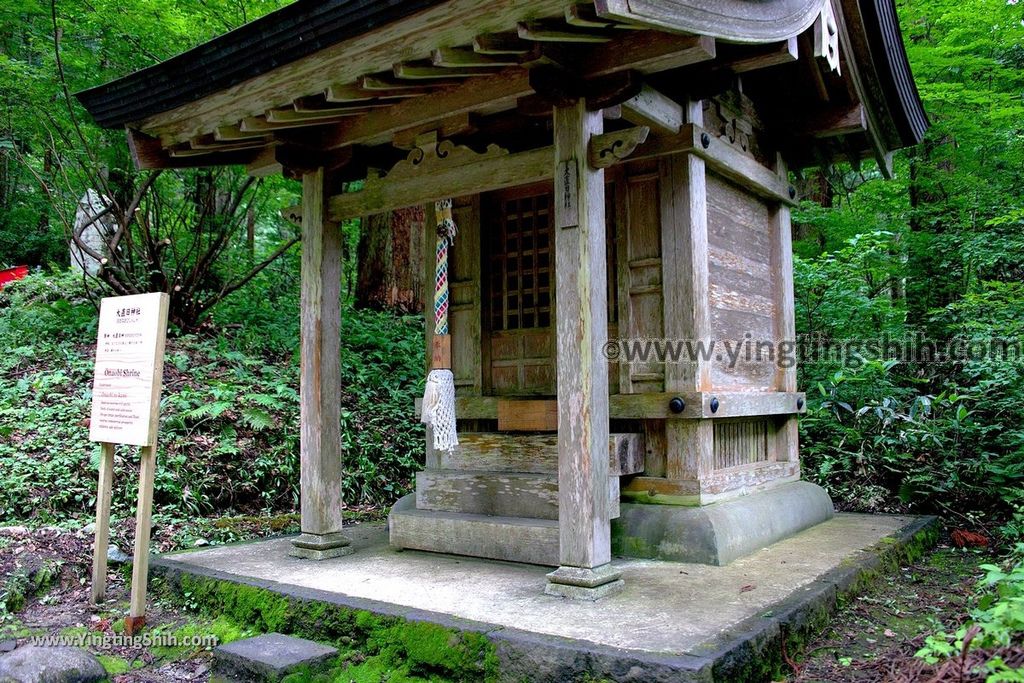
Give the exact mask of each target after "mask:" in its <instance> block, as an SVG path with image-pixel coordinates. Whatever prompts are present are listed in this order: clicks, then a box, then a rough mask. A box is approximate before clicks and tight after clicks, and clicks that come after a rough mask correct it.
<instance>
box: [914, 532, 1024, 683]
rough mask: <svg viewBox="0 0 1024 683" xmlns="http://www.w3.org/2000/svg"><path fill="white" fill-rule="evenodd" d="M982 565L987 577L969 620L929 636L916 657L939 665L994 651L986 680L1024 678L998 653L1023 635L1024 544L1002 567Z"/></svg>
mask: <svg viewBox="0 0 1024 683" xmlns="http://www.w3.org/2000/svg"><path fill="white" fill-rule="evenodd" d="M980 568H981V569H982V570H983V571H984V572H985V576H984V578H983V579H982V580H981V581H980V582H979V583H978V586H977V588H976V589H975V595H974V599H973V607H972V608H971V610H970V619H969V620H968V621H967V622H966V623H964V624H963V625H961V626H960V627H959V628H958V629H957V630H956V631H955V632H953V633H947V632H945V631H940V632H938V633H936V634H934V635H931V636H928V637H927V638H926V639H925V644H924V647H922V648H921V649H920V650H918V652H917V656H918V657H921V658H922V659H924V660H925V661H927V662H928V663H930V664H936V663H938V662H940V661H942V660H945V659H949V658H952V657H960V658H963V659H964V660H966V658H967V654H968V653H969V652H971V651H975V650H995V651H996V652H995V653H994V655H993V656H990V657H986V658H985V663H984V664H983V667H984V669H985V673H987V677H986V680H988V681H993V682H994V681H1021V680H1024V672H1021V671H1020V670H1016V669H1012V668H1010V667H1008V666H1007V664H1006V663H1005V662H1004V661H1003V660H1002V659H1001V658H1000V657H999V656H998V648H1006V647H1010V646H1012V645H1017V644H1019V643H1020V641H1021V637H1022V636H1024V545H1020V544H1018V545H1017V547H1016V549H1015V551H1014V552H1013V554H1012V555H1011V557H1010V558H1009V559H1008V560H1007V561H1006V562H1005V563H1004V565H1003V566H999V565H995V564H983V565H981V566H980Z"/></svg>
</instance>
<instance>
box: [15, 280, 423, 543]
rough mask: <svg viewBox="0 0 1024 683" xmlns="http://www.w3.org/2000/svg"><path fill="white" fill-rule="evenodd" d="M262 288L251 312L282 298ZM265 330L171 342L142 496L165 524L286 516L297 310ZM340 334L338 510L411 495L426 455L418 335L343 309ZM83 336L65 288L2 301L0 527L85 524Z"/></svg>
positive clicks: (125, 484) (87, 333)
mask: <svg viewBox="0 0 1024 683" xmlns="http://www.w3.org/2000/svg"><path fill="white" fill-rule="evenodd" d="M261 283H265V284H269V283H271V280H269V279H268V280H263V281H261V282H257V283H255V284H254V286H253V287H252V289H251V290H250V291H249V292H247V294H248V295H249V297H248V298H250V299H251V300H254V301H273V300H275V299H274V297H277V298H276V301H278V302H280V301H284V300H289V299H293V300H294V299H295V297H294V292H287V291H285V292H277V293H271V292H268V291H266V290H264V291H260V289H259V285H260V284H261ZM255 308H257V309H259V308H260V307H259V306H256V307H255ZM233 312H234V313H237V314H238V315H239V316H241V315H244V310H243V309H242V308H241V307H239V308H237V309H235V311H231V310H227V311H222V312H221V313H222V317H221V318H220V319H221V320H230V319H231V315H232V313H233ZM270 318H271V316H269V314H268V315H267V318H266V319H261V318H260V317H258V316H257V317H254V319H253V320H252V321H246V322H238V323H237V324H235V325H237V326H234V325H233V326H229V327H228V328H227V329H226V330H222V333H221V334H218V335H216V336H214V335H212V334H209V333H212V331H213V330H215V329H217V328H216V327H213V326H211V327H210V328H209V329H208V330H204V333H206V336H204V335H190V336H181V337H172V338H171V339H169V340H168V346H167V352H166V362H165V372H164V387H165V388H164V397H163V400H162V402H161V414H162V423H161V432H160V440H159V452H158V470H157V475H156V483H155V494H154V500H155V503H156V506H157V509H158V510H160V511H162V512H164V513H165V514H174V515H183V516H189V517H192V516H195V515H201V514H212V513H227V512H242V513H249V514H258V513H261V512H270V511H290V510H293V509H295V507H296V506H297V501H298V479H299V429H298V427H299V400H298V365H299V357H298V348H297V344H298V332H297V325H298V310H297V306H296V308H295V309H293V310H292V311H289V310H287V309H285V308H284V307H283V306H282V307H280V308H278V309H277V313H276V316H273V318H272V320H270ZM267 320H270V322H266V321H267ZM287 321H290V322H287ZM342 328H343V334H342V343H343V348H342V352H341V364H342V373H343V387H342V393H341V401H342V425H341V428H342V447H343V457H344V459H345V465H346V470H347V477H346V479H345V481H344V488H345V491H344V495H345V500H346V501H347V502H348V503H349V504H350V505H366V506H374V507H380V506H384V505H389V504H391V503H392V502H393V501H394V500H395V499H396V498H397V497H399V496H400V495H403V494H404V493H406V492H407V491H408V490H409V489H410V487H411V485H412V483H411V482H412V476H413V473H414V472H415V470H416V469H417V468H418V467H419V463H418V458H419V457H421V456H420V454H421V453H422V451H423V447H422V444H423V438H424V436H423V429H422V426H421V425H420V424H419V423H418V422H417V421H416V420H415V419H414V416H413V409H412V407H413V402H414V399H415V397H416V396H417V395H418V394H419V393H420V392H421V390H422V381H423V379H422V376H423V370H422V367H423V366H422V363H423V361H422V358H423V356H422V343H423V342H422V339H423V337H422V334H423V327H422V321H421V319H418V318H415V317H408V318H394V317H392V316H389V315H386V314H381V313H370V312H355V311H345V314H344V322H343V323H342ZM261 329H262V330H263V333H262V338H263V339H265V340H266V344H265V346H264V347H263V348H261V347H259V346H258V341H259V339H260V338H261ZM95 334H96V313H95V308H94V307H93V305H92V303H90V300H89V298H88V296H87V294H86V292H85V291H84V290H82V289H81V285H80V282H79V280H77V279H75V278H73V277H71V276H68V275H63V274H56V275H32V276H30V277H28V278H26V279H25V280H23V281H21V282H18V283H15V284H14V285H12V286H9V287H7V288H6V289H4V290H3V292H0V343H3V344H4V345H5V346H6V348H8V349H11V352H9V353H8V354H5V355H4V356H3V358H2V359H0V369H2V372H0V472H2V480H3V487H2V489H0V523H2V522H3V521H4V520H35V521H36V522H38V523H51V522H55V521H57V522H59V521H61V520H63V519H65V518H66V517H68V516H72V517H74V516H79V515H87V514H90V513H91V511H92V509H93V507H94V504H95V487H96V468H97V466H98V458H99V452H98V446H97V445H95V444H92V443H90V442H89V441H88V430H87V428H86V422H85V420H86V419H87V418H88V416H89V409H90V399H91V386H92V353H93V344H94V343H95ZM136 453H137V449H134V448H120V447H119V448H118V449H117V457H116V460H115V499H114V511H115V514H116V515H129V514H131V512H130V511H131V510H132V509H133V506H134V500H135V491H134V489H133V487H134V486H135V482H136V480H137V474H136V470H137V461H138V458H137V455H136Z"/></svg>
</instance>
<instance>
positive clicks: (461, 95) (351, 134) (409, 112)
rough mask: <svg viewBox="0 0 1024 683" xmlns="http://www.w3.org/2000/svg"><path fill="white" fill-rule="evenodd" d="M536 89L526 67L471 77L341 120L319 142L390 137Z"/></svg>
mask: <svg viewBox="0 0 1024 683" xmlns="http://www.w3.org/2000/svg"><path fill="white" fill-rule="evenodd" d="M532 92H533V89H532V88H531V87H530V80H529V75H528V73H527V72H526V71H525V70H524V69H519V68H515V67H512V68H509V69H506V70H505V71H501V72H499V73H497V74H495V75H493V76H488V77H486V78H471V79H467V80H466V81H464V82H462V83H460V84H458V85H456V86H454V87H452V88H450V89H448V90H446V91H445V96H444V97H431V98H427V99H424V100H422V101H418V100H411V101H406V102H401V103H399V104H396V105H394V106H393V107H391V108H389V109H384V110H382V111H380V112H376V113H374V114H373V115H365V116H361V117H355V118H352V119H350V120H348V121H344V122H341V123H340V124H339V125H338V126H337V127H335V128H334V129H333V130H331V131H329V133H328V134H326V135H325V136H324V139H323V140H322V141H320V143H319V145H320V146H322V147H325V148H327V149H335V148H338V147H344V146H345V145H351V144H362V143H365V142H371V141H385V142H386V141H389V140H390V138H391V136H392V135H394V134H395V133H398V132H399V131H402V130H405V129H407V128H413V127H415V126H418V125H423V124H425V123H429V122H431V121H437V120H439V119H443V118H448V117H450V116H453V115H455V114H463V113H467V112H471V111H474V110H475V109H478V108H480V107H481V106H482V105H483V104H484V103H490V104H491V105H497V106H502V105H503V103H507V105H508V106H509V107H512V106H514V103H515V101H516V98H519V97H523V96H526V95H529V94H530V93H532Z"/></svg>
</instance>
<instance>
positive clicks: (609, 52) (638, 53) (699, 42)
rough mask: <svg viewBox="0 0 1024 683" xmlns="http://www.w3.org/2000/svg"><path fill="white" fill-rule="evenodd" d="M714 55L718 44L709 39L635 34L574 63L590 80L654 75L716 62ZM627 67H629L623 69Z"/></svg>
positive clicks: (600, 47)
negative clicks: (619, 74) (613, 75)
mask: <svg viewBox="0 0 1024 683" xmlns="http://www.w3.org/2000/svg"><path fill="white" fill-rule="evenodd" d="M715 54H716V51H715V41H714V39H713V38H708V37H707V36H679V35H670V34H667V33H661V32H659V31H636V32H635V33H630V34H628V35H625V36H622V37H620V38H616V39H615V42H614V43H613V44H612V45H607V46H597V47H594V48H592V49H590V50H586V51H584V52H583V53H582V54H580V55H578V56H577V57H575V58H574V59H573V60H572V66H575V67H576V68H578V69H579V70H581V71H583V72H584V73H585V74H586V75H588V76H601V75H604V74H608V73H612V72H614V71H620V70H622V69H623V68H629V69H633V70H634V71H639V72H640V73H654V72H657V71H665V70H668V69H676V68H679V67H681V66H689V65H690V64H697V63H699V62H706V61H708V60H711V59H714V58H715ZM627 63H628V66H624V65H625V64H627ZM565 66H569V65H568V64H567V65H565Z"/></svg>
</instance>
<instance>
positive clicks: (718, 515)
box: [612, 481, 835, 565]
mask: <svg viewBox="0 0 1024 683" xmlns="http://www.w3.org/2000/svg"><path fill="white" fill-rule="evenodd" d="M833 514H835V510H834V508H833V507H832V499H831V498H829V496H828V494H827V493H825V489H823V488H821V487H820V486H817V485H816V484H812V483H810V482H807V481H794V482H791V483H788V484H781V485H779V486H776V487H775V488H772V489H769V490H767V491H762V492H759V493H752V494H750V495H747V496H743V497H742V498H737V499H734V500H730V501H726V502H722V503H714V504H712V505H704V506H701V507H679V506H671V505H650V504H635V503H623V504H622V513H621V516H620V517H619V518H618V519H616V520H613V521H612V552H614V553H615V554H616V555H620V556H625V557H643V558H652V559H659V560H674V561H677V562H696V563H699V564H713V565H726V564H729V563H730V562H732V561H733V560H736V559H738V558H740V557H743V556H745V555H749V554H750V553H752V552H754V551H755V550H760V549H761V548H764V547H766V546H769V545H771V544H772V543H775V542H776V541H781V540H782V539H784V538H786V537H788V536H792V535H793V534H795V533H797V532H799V531H803V530H804V529H807V528H809V527H812V526H814V525H815V524H819V523H821V522H824V521H825V520H827V519H831V518H832V515H833Z"/></svg>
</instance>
